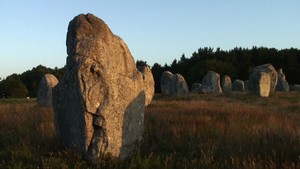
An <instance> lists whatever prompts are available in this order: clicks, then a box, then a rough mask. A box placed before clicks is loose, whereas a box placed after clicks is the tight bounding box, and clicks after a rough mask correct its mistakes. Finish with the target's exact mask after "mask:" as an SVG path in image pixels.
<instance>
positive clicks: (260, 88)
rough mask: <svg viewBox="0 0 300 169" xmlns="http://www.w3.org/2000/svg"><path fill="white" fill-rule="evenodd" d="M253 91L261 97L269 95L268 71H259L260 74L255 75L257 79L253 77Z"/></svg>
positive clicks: (269, 79)
mask: <svg viewBox="0 0 300 169" xmlns="http://www.w3.org/2000/svg"><path fill="white" fill-rule="evenodd" d="M256 80H257V82H256V83H255V89H256V90H255V91H256V93H257V95H258V96H261V97H269V95H270V88H271V76H270V74H269V73H265V72H260V74H259V75H258V76H257V79H255V81H256Z"/></svg>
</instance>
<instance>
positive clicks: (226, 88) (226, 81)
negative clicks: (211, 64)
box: [222, 75, 232, 93]
mask: <svg viewBox="0 0 300 169" xmlns="http://www.w3.org/2000/svg"><path fill="white" fill-rule="evenodd" d="M222 90H223V92H224V93H228V92H231V91H232V82H231V78H230V77H229V76H227V75H225V76H223V78H222Z"/></svg>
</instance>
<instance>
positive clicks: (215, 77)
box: [201, 71, 222, 93]
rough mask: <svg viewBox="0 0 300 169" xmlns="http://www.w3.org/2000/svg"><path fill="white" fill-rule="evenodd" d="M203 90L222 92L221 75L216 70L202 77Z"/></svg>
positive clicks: (204, 91) (205, 91)
mask: <svg viewBox="0 0 300 169" xmlns="http://www.w3.org/2000/svg"><path fill="white" fill-rule="evenodd" d="M201 84H202V90H201V92H203V93H208V92H213V93H222V88H221V85H220V75H219V74H218V73H216V72H214V71H209V72H207V74H206V75H205V76H204V78H203V79H202V83H201Z"/></svg>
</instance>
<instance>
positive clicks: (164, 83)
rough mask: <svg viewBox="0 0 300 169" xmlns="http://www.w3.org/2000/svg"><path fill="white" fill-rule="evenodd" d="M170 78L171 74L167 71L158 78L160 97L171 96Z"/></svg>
mask: <svg viewBox="0 0 300 169" xmlns="http://www.w3.org/2000/svg"><path fill="white" fill-rule="evenodd" d="M172 78H173V73H171V72H169V71H164V72H163V74H162V75H161V78H160V88H161V92H162V95H164V96H169V95H171V87H172Z"/></svg>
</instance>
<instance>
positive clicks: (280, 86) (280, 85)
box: [276, 69, 290, 92]
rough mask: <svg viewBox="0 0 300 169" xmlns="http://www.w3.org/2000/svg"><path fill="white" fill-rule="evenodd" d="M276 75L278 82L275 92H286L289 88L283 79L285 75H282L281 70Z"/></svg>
mask: <svg viewBox="0 0 300 169" xmlns="http://www.w3.org/2000/svg"><path fill="white" fill-rule="evenodd" d="M277 74H278V82H277V85H276V90H277V91H284V92H288V91H289V88H290V86H289V83H288V82H287V81H286V79H285V75H284V73H283V71H282V69H279V70H278V71H277Z"/></svg>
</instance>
